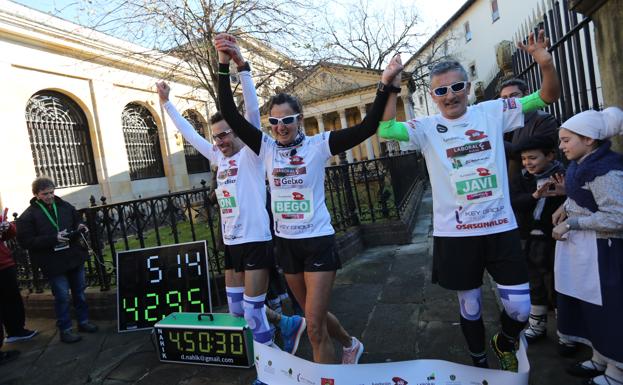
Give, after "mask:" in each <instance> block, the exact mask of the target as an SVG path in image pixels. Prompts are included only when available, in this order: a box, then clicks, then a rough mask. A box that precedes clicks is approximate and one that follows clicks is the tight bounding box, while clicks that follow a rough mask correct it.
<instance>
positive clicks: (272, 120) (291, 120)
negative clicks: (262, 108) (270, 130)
mask: <svg viewBox="0 0 623 385" xmlns="http://www.w3.org/2000/svg"><path fill="white" fill-rule="evenodd" d="M299 115H300V114H294V115H288V116H284V117H283V118H274V117H272V116H270V117H268V123H270V124H272V125H273V126H277V125H279V123H282V124H283V125H286V124H292V123H294V122H295V121H296V119H298V117H299Z"/></svg>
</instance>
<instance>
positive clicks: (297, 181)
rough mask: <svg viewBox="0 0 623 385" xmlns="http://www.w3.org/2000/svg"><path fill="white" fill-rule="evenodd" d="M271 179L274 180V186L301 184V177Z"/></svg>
mask: <svg viewBox="0 0 623 385" xmlns="http://www.w3.org/2000/svg"><path fill="white" fill-rule="evenodd" d="M273 181H274V182H275V187H281V186H296V185H302V184H303V179H302V178H288V177H285V178H274V179H273Z"/></svg>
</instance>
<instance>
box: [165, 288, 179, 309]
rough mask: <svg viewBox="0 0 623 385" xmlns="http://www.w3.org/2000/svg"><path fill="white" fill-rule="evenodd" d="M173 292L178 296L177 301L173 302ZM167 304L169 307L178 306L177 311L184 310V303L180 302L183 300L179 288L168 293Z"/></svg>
mask: <svg viewBox="0 0 623 385" xmlns="http://www.w3.org/2000/svg"><path fill="white" fill-rule="evenodd" d="M172 294H175V295H176V296H177V302H171V298H170V296H171V295H172ZM166 298H167V305H169V307H177V310H176V311H177V312H178V313H181V312H182V305H181V304H180V302H182V295H181V294H180V292H179V291H177V290H173V291H170V292H168V293H167V296H166Z"/></svg>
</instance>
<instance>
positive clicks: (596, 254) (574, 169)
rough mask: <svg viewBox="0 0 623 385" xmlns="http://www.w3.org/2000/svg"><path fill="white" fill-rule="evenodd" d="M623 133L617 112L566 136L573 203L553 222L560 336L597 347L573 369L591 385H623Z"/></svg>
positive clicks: (569, 128) (591, 119) (592, 118)
mask: <svg viewBox="0 0 623 385" xmlns="http://www.w3.org/2000/svg"><path fill="white" fill-rule="evenodd" d="M622 132H623V111H621V109H619V108H616V107H610V108H607V109H605V110H604V111H601V112H598V111H585V112H581V113H579V114H577V115H575V116H573V117H572V118H571V119H569V120H567V121H566V122H564V123H563V124H562V126H561V128H560V131H559V137H560V149H561V150H562V151H563V153H564V154H565V156H566V157H567V159H569V160H570V161H571V162H570V164H569V168H568V169H567V174H566V177H565V188H566V192H567V197H568V198H567V200H566V201H565V203H564V204H563V206H561V207H560V209H559V210H558V211H557V212H556V213H555V214H554V215H553V221H554V225H555V227H554V229H553V233H552V236H553V237H554V238H555V239H556V240H558V242H557V244H556V262H555V267H554V271H555V280H556V291H558V293H559V295H558V332H559V333H560V334H561V337H563V338H565V339H568V340H571V341H575V342H580V343H583V344H586V345H588V346H591V347H592V349H593V357H592V358H591V359H590V360H588V361H584V362H579V363H577V364H575V365H573V366H571V367H570V368H569V369H568V372H569V373H570V374H572V375H576V376H580V377H586V378H588V379H587V380H586V382H585V383H586V384H608V385H613V384H623V327H622V325H623V322H622V321H623V155H621V154H619V153H616V152H614V151H612V150H610V141H609V140H608V138H610V137H612V136H615V135H621V133H622Z"/></svg>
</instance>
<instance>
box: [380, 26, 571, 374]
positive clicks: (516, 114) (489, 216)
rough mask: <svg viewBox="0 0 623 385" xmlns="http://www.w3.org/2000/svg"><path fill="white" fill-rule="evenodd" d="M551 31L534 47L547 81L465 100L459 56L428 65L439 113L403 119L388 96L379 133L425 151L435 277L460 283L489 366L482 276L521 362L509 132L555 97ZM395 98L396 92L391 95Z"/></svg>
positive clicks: (481, 356) (500, 341) (522, 303)
mask: <svg viewBox="0 0 623 385" xmlns="http://www.w3.org/2000/svg"><path fill="white" fill-rule="evenodd" d="M547 45H548V39H545V38H544V32H543V31H540V32H539V34H538V38H537V39H536V41H535V37H534V34H531V35H530V37H529V39H528V44H527V45H524V44H521V43H519V44H518V47H519V48H520V49H523V50H524V51H526V52H528V53H529V54H530V55H531V56H532V57H533V58H534V60H535V61H536V62H537V63H538V65H539V66H540V67H541V71H542V75H543V82H542V84H541V90H540V91H538V92H535V93H534V94H532V95H529V96H526V97H523V98H521V99H503V100H502V99H498V100H493V101H487V102H483V103H480V104H478V105H475V106H470V107H468V106H467V101H468V100H467V99H468V95H469V89H470V83H469V81H468V78H467V73H466V72H465V69H464V68H463V66H461V64H460V63H458V62H456V61H450V62H443V63H439V64H437V65H436V66H434V67H433V69H432V70H431V72H430V82H431V92H430V95H431V97H432V99H433V101H434V102H435V104H437V107H438V108H439V110H440V111H441V114H439V115H434V116H429V117H424V118H418V119H416V120H411V121H408V122H404V123H402V122H401V123H399V122H396V121H395V120H394V117H395V116H396V103H395V100H392V99H390V100H389V101H388V103H387V107H386V109H385V115H384V116H383V120H384V122H382V123H381V125H380V128H379V135H380V136H381V137H384V138H387V139H397V140H401V141H410V142H411V143H413V144H415V146H416V147H418V148H419V149H420V150H421V151H422V154H423V155H424V158H425V159H426V165H427V168H428V174H429V176H430V181H431V187H432V189H433V213H434V216H433V226H434V232H433V237H434V243H433V271H432V278H433V282H435V283H439V284H440V285H441V286H442V287H444V288H446V289H451V290H456V291H457V292H458V298H459V305H460V321H461V330H462V331H463V334H464V336H465V338H466V340H467V345H468V348H469V351H470V355H471V357H472V360H473V363H474V365H475V366H479V367H488V363H487V355H486V349H485V328H484V323H483V321H482V317H481V308H482V302H481V293H480V286H481V285H482V277H483V273H484V270H485V269H486V270H487V271H488V272H489V274H490V275H491V276H492V277H493V279H494V280H495V282H496V283H497V287H498V291H499V295H500V297H501V300H502V304H503V306H504V311H503V312H502V314H501V329H502V330H501V331H500V332H499V333H497V334H495V335H494V336H493V338H492V339H491V345H492V348H493V350H494V352H495V354H496V355H497V357H498V359H499V360H500V366H501V368H502V369H503V370H508V371H514V372H516V371H517V369H518V368H517V367H518V363H517V358H516V356H515V351H516V349H517V341H518V337H519V333H520V332H521V330H522V329H523V328H524V326H525V324H526V322H527V320H528V315H529V313H530V296H529V294H530V291H529V287H528V272H527V266H526V261H525V258H524V257H523V255H522V253H521V244H520V238H519V232H518V230H517V223H516V221H515V217H514V215H513V211H512V208H511V205H510V199H509V188H508V183H507V179H508V177H507V173H506V163H505V162H506V160H505V155H504V141H503V135H504V133H505V132H509V131H512V130H514V129H516V128H519V127H522V126H523V124H524V113H527V112H529V111H533V110H536V109H537V108H541V107H543V106H546V105H547V104H549V103H553V102H555V101H556V100H557V99H558V97H559V94H560V85H559V82H558V77H557V75H556V70H555V68H554V65H553V62H552V56H551V55H550V54H549V52H548V51H547ZM390 98H393V99H395V96H394V95H391V96H390Z"/></svg>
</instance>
